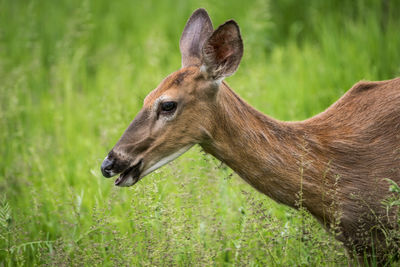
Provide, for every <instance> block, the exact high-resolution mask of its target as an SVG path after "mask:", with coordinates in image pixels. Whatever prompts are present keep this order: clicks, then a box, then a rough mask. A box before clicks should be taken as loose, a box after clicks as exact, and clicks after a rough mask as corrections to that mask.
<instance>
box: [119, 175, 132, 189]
mask: <svg viewBox="0 0 400 267" xmlns="http://www.w3.org/2000/svg"><path fill="white" fill-rule="evenodd" d="M134 183H135V181H134V180H133V178H132V177H128V179H126V180H125V181H123V182H122V183H120V184H119V185H118V186H120V187H128V186H131V185H133V184H134Z"/></svg>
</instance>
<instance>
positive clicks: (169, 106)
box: [160, 101, 177, 114]
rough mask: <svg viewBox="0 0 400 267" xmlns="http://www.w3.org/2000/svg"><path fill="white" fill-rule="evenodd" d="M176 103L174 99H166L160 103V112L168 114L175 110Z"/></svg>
mask: <svg viewBox="0 0 400 267" xmlns="http://www.w3.org/2000/svg"><path fill="white" fill-rule="evenodd" d="M176 106H177V103H176V102H174V101H168V102H164V103H161V108H160V109H161V113H164V114H168V113H172V112H174V111H175V109H176Z"/></svg>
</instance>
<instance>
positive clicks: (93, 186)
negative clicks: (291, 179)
mask: <svg viewBox="0 0 400 267" xmlns="http://www.w3.org/2000/svg"><path fill="white" fill-rule="evenodd" d="M384 3H389V5H388V8H386V7H385V5H384ZM198 7H205V8H206V9H207V10H208V12H209V13H210V16H211V18H212V19H213V22H214V26H217V25H219V24H220V23H222V22H224V21H225V20H227V19H229V18H234V19H235V20H236V21H237V22H238V23H239V25H240V26H241V30H242V35H243V39H244V44H245V55H244V58H243V60H242V64H241V67H240V68H239V70H238V72H237V73H236V74H235V75H234V76H233V77H231V78H229V79H228V82H229V84H230V85H231V86H232V87H233V88H234V89H235V91H237V92H238V93H239V94H240V95H241V96H242V97H243V98H244V99H246V100H247V101H248V102H250V103H251V104H252V105H253V106H255V107H256V108H257V109H259V110H261V111H263V112H265V113H267V114H269V115H271V116H273V117H276V118H278V119H282V120H301V119H305V118H307V117H309V116H312V115H314V114H317V113H318V112H321V111H323V110H324V109H325V108H327V107H328V106H329V105H330V104H331V103H333V102H334V101H335V100H336V99H337V98H339V97H340V96H341V95H342V94H343V93H344V92H345V91H346V90H348V88H350V87H351V85H352V84H354V83H355V82H357V81H358V80H361V79H365V80H381V79H389V78H392V77H396V76H399V74H400V50H399V47H400V35H399V31H398V29H399V27H400V21H399V20H398V15H399V14H396V12H398V10H399V8H400V4H399V2H398V1H396V0H392V1H385V0H383V1H373V0H366V1H361V0H358V1H342V2H341V3H337V1H333V0H329V1H292V0H284V1H279V2H278V1H267V0H266V1H260V0H251V1H246V2H243V1H229V3H228V1H223V2H222V1H219V2H218V3H213V1H208V0H204V1H201V2H200V3H198V2H195V1H183V0H178V1H154V0H153V1H136V0H135V1H130V0H120V1H94V0H85V1H78V0H69V1H51V0H40V1H39V0H32V1H19V0H17V1H7V0H0V156H1V163H0V197H1V203H0V266H3V265H4V266H13V265H41V264H46V265H55V266H59V265H68V266H69V265H88V266H91V265H106V266H111V265H120V264H122V265H201V266H204V265H205V266H207V265H218V266H221V265H234V266H236V265H252V266H260V265H269V266H293V265H302V266H308V265H311V266H319V265H328V266H333V265H345V264H347V261H348V260H347V258H346V257H345V256H344V250H343V248H342V247H341V246H340V244H338V243H337V242H336V241H335V240H334V237H333V235H330V234H327V233H326V232H325V231H324V230H323V229H322V228H321V226H320V225H318V223H317V222H316V221H315V220H314V219H312V218H311V217H310V215H309V214H308V213H307V212H306V211H304V210H302V209H300V211H294V210H292V209H289V208H287V207H284V206H281V205H278V204H276V203H274V202H273V201H271V200H269V199H267V198H266V197H265V196H263V195H260V194H259V193H257V192H255V190H253V189H252V188H251V187H250V186H248V185H247V184H245V183H244V182H242V181H241V180H240V178H238V177H237V175H235V174H233V173H232V171H231V170H230V169H229V168H227V167H226V166H223V165H222V166H221V164H220V163H219V162H217V161H216V160H215V159H213V158H211V157H210V156H208V155H204V154H203V152H202V151H201V150H200V149H199V148H198V147H195V148H193V149H192V150H191V151H189V152H188V153H186V154H185V155H183V156H182V157H181V158H179V159H178V160H176V161H175V162H173V163H171V164H169V165H168V166H166V167H164V168H162V169H161V170H158V171H156V172H155V173H154V174H152V175H150V176H149V177H146V178H145V179H144V180H143V181H141V182H140V183H139V184H137V185H135V186H134V187H131V188H116V187H114V186H113V182H112V181H110V180H106V179H103V178H102V177H101V174H100V172H99V166H100V164H101V161H102V159H103V158H104V156H105V155H106V153H107V152H108V150H109V149H110V148H111V147H112V146H113V145H114V144H115V142H116V141H117V140H118V138H119V136H120V135H121V133H122V132H123V130H124V129H125V128H126V127H127V125H128V124H129V122H130V121H131V120H132V118H133V117H134V115H135V114H136V113H137V112H138V110H139V109H140V108H141V105H142V101H143V99H144V97H145V96H146V95H147V93H148V92H150V91H151V90H152V89H153V88H155V87H156V86H157V84H158V83H159V82H160V81H161V80H162V79H163V78H164V77H165V76H166V75H168V74H169V73H171V72H172V71H174V70H176V69H178V68H179V67H180V54H179V49H178V40H179V38H180V34H181V32H182V29H183V27H184V24H185V22H186V20H187V18H188V16H189V15H190V14H191V12H192V11H193V10H194V9H196V8H198Z"/></svg>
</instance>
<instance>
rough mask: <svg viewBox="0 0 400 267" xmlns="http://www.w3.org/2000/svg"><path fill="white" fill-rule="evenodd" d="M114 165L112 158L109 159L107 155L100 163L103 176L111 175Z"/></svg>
mask: <svg viewBox="0 0 400 267" xmlns="http://www.w3.org/2000/svg"><path fill="white" fill-rule="evenodd" d="M113 166H114V160H110V159H109V158H108V157H107V158H105V159H104V161H103V163H102V164H101V172H102V173H103V176H104V177H107V178H108V177H111V176H112V171H111V170H112V168H113Z"/></svg>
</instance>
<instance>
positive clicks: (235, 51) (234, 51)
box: [202, 20, 243, 80]
mask: <svg viewBox="0 0 400 267" xmlns="http://www.w3.org/2000/svg"><path fill="white" fill-rule="evenodd" d="M202 54H203V57H202V58H203V65H204V66H205V68H206V71H207V72H208V74H209V75H210V76H211V77H212V78H213V79H215V80H218V79H223V78H225V77H228V76H230V75H232V74H233V73H234V72H235V71H236V70H237V68H238V66H239V63H240V60H241V58H242V55H243V42H242V37H241V36H240V29H239V26H238V24H237V23H236V22H235V21H234V20H229V21H227V22H225V23H224V24H222V25H221V26H219V27H218V29H216V30H215V31H214V33H213V34H212V35H211V36H210V38H208V40H207V41H206V42H205V43H204V46H203V51H202Z"/></svg>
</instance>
